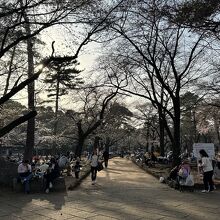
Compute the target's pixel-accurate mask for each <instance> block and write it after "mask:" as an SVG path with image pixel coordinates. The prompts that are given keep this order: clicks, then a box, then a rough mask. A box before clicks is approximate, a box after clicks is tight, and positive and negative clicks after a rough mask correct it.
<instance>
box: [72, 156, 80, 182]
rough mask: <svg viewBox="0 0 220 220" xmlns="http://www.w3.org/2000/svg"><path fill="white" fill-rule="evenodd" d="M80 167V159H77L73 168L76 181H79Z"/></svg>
mask: <svg viewBox="0 0 220 220" xmlns="http://www.w3.org/2000/svg"><path fill="white" fill-rule="evenodd" d="M80 167H81V165H80V158H79V157H77V158H76V164H75V166H74V172H75V177H76V179H79V172H80Z"/></svg>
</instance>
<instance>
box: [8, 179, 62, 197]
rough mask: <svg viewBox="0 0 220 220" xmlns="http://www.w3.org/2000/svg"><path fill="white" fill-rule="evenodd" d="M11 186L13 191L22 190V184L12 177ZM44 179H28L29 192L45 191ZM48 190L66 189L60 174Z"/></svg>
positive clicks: (58, 190)
mask: <svg viewBox="0 0 220 220" xmlns="http://www.w3.org/2000/svg"><path fill="white" fill-rule="evenodd" d="M12 182H13V183H12V186H13V191H14V192H24V185H23V184H22V183H21V182H20V181H18V179H17V178H13V180H12ZM45 184H46V181H45V179H44V178H33V179H32V180H31V181H30V192H31V193H41V192H44V191H45ZM50 191H56V192H61V191H66V184H65V178H64V177H62V176H60V177H58V178H56V179H55V180H54V181H53V188H52V189H51V190H50Z"/></svg>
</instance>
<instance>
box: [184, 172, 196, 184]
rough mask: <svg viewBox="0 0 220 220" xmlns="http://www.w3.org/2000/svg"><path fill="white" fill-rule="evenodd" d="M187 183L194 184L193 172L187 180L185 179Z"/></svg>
mask: <svg viewBox="0 0 220 220" xmlns="http://www.w3.org/2000/svg"><path fill="white" fill-rule="evenodd" d="M185 185H186V186H194V180H193V175H192V174H189V175H188V176H187V178H186V181H185Z"/></svg>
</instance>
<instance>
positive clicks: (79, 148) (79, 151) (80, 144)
mask: <svg viewBox="0 0 220 220" xmlns="http://www.w3.org/2000/svg"><path fill="white" fill-rule="evenodd" d="M84 142H85V137H84V136H81V137H79V140H78V144H77V147H76V150H75V155H76V157H81V155H82V150H83V145H84Z"/></svg>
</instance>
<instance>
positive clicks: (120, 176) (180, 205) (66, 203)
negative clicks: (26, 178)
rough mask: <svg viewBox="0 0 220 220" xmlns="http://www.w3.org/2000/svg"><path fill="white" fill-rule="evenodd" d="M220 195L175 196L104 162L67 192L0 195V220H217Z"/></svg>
mask: <svg viewBox="0 0 220 220" xmlns="http://www.w3.org/2000/svg"><path fill="white" fill-rule="evenodd" d="M219 205H220V191H218V190H217V191H215V192H213V193H207V194H202V193H200V192H194V193H189V192H183V193H181V192H179V191H176V190H174V189H171V188H169V187H168V186H167V185H165V184H161V183H159V181H158V180H157V179H155V178H154V177H152V176H151V175H149V174H147V173H145V172H144V171H143V170H141V169H140V168H138V167H137V166H136V165H134V164H133V163H132V162H131V161H129V160H127V159H122V158H114V159H112V160H110V163H109V167H108V169H104V170H103V171H101V172H99V173H98V178H97V183H96V185H91V180H90V177H88V178H86V179H85V180H84V181H83V183H82V184H81V185H80V186H79V187H78V188H76V189H75V190H73V191H68V192H67V193H56V192H54V193H51V194H30V195H23V194H14V193H7V194H6V193H5V192H1V193H0V219H1V220H7V219H28V220H29V219H31V220H35V219H41V220H48V219H88V220H108V219H112V220H113V219H124V220H136V219H143V220H144V219H146V220H148V219H149V220H150V219H161V220H175V219H187V220H206V219H207V220H214V219H215V220H217V219H218V220H219V219H220V209H219Z"/></svg>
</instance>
